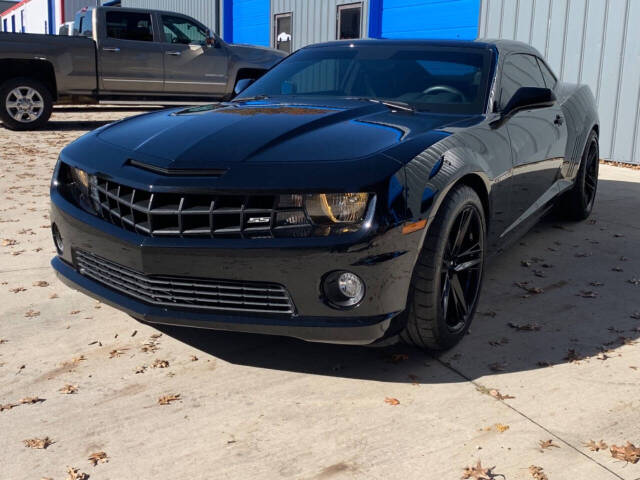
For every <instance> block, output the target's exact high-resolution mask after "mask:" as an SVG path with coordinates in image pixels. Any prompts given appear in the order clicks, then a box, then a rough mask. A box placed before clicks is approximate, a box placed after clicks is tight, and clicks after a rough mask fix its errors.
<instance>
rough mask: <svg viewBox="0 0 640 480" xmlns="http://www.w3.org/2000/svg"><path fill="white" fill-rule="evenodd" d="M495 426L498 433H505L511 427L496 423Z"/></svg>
mask: <svg viewBox="0 0 640 480" xmlns="http://www.w3.org/2000/svg"><path fill="white" fill-rule="evenodd" d="M494 426H495V427H496V431H497V432H499V433H504V432H506V431H507V430H509V428H510V427H509V425H504V424H502V423H496V424H495V425H494Z"/></svg>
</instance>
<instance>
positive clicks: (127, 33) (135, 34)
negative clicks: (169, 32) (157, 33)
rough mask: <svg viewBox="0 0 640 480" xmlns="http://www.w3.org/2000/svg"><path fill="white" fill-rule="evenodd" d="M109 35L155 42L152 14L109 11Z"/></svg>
mask: <svg viewBox="0 0 640 480" xmlns="http://www.w3.org/2000/svg"><path fill="white" fill-rule="evenodd" d="M107 37H109V38H116V39H118V40H136V41H139V42H153V28H152V27H151V15H150V14H148V13H136V12H107Z"/></svg>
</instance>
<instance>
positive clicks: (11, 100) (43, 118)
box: [0, 77, 53, 130]
mask: <svg viewBox="0 0 640 480" xmlns="http://www.w3.org/2000/svg"><path fill="white" fill-rule="evenodd" d="M18 102H23V103H22V104H21V105H18ZM29 102H31V103H29ZM21 108H22V110H21ZM52 111H53V99H52V97H51V92H50V91H49V89H48V88H47V87H46V86H45V85H44V84H42V83H41V82H39V81H37V80H33V79H31V78H24V77H17V78H11V79H9V80H7V81H6V82H4V83H3V84H2V85H0V120H2V123H3V124H4V126H5V127H6V128H8V129H9V130H36V129H38V128H40V127H42V126H43V125H44V124H45V123H47V121H48V120H49V117H51V112H52Z"/></svg>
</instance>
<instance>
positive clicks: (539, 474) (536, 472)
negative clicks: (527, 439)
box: [529, 465, 549, 480]
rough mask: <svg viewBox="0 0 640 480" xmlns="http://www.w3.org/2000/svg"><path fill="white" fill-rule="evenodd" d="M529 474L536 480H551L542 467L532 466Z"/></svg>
mask: <svg viewBox="0 0 640 480" xmlns="http://www.w3.org/2000/svg"><path fill="white" fill-rule="evenodd" d="M529 473H530V474H531V476H532V477H533V478H534V479H535V480H549V477H547V474H546V473H544V471H543V468H542V467H537V466H535V465H531V466H530V467H529Z"/></svg>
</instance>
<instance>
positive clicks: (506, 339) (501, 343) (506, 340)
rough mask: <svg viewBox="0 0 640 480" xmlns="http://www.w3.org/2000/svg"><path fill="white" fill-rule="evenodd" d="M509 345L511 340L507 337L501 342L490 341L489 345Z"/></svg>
mask: <svg viewBox="0 0 640 480" xmlns="http://www.w3.org/2000/svg"><path fill="white" fill-rule="evenodd" d="M507 343H509V339H508V338H507V337H502V338H501V339H500V340H489V345H491V346H492V347H501V346H502V345H506V344H507Z"/></svg>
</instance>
